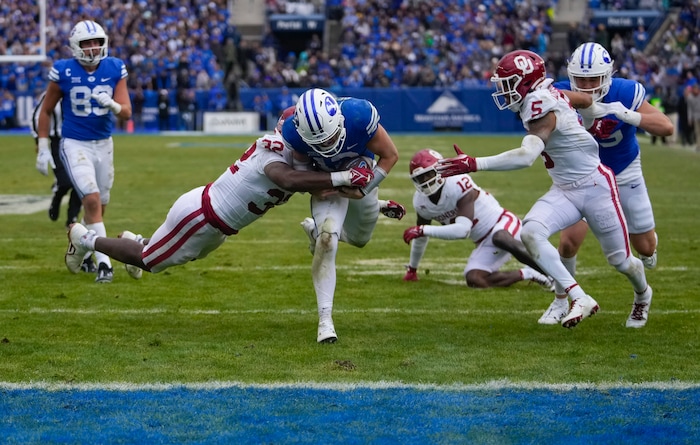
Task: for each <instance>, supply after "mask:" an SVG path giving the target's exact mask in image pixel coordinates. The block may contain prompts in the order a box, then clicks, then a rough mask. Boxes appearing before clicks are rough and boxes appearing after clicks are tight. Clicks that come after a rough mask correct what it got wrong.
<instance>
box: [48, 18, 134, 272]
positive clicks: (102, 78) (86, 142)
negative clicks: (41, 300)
mask: <svg viewBox="0 0 700 445" xmlns="http://www.w3.org/2000/svg"><path fill="white" fill-rule="evenodd" d="M69 43H70V49H71V51H72V52H73V58H72V59H63V60H58V61H56V63H55V64H54V66H53V67H52V68H51V71H50V72H49V86H48V88H47V91H46V98H45V99H44V105H43V106H42V108H41V113H40V116H39V128H38V134H39V142H38V144H39V152H40V153H41V152H43V151H45V150H49V139H48V138H49V125H50V117H51V113H52V112H53V109H54V107H55V106H56V104H57V103H58V102H59V101H60V102H61V109H62V110H63V127H62V138H63V139H62V141H61V149H60V155H61V159H62V160H63V164H64V165H65V167H66V172H67V173H68V176H69V177H70V178H71V182H72V183H73V188H74V189H75V190H76V191H77V192H78V195H79V196H80V197H81V199H82V204H83V208H84V215H83V220H84V222H85V225H86V227H88V229H89V230H94V231H95V232H96V233H97V234H98V235H100V236H106V234H107V231H106V229H105V225H104V222H103V216H104V211H105V207H106V206H107V204H108V203H109V196H110V190H111V189H112V184H113V182H114V144H113V141H112V127H113V125H114V123H113V121H112V114H114V115H115V116H117V117H118V118H120V119H129V118H130V117H131V99H130V98H129V92H128V90H127V87H126V78H127V75H128V74H127V71H126V66H125V65H124V62H123V61H121V60H119V59H117V58H114V57H108V55H107V53H108V47H109V39H108V38H107V34H105V31H104V29H102V26H100V25H98V24H97V23H95V22H93V21H91V20H83V21H81V22H79V23H78V24H77V25H75V27H74V28H73V30H72V31H71V33H70V37H69ZM37 167H38V166H37ZM88 254H89V253H87V254H86V255H88ZM95 259H96V262H97V277H96V279H95V281H96V282H98V283H109V282H111V281H112V278H113V269H112V263H111V261H110V259H109V256H107V255H105V254H103V253H101V252H96V253H95Z"/></svg>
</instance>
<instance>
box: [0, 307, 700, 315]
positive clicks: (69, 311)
mask: <svg viewBox="0 0 700 445" xmlns="http://www.w3.org/2000/svg"><path fill="white" fill-rule="evenodd" d="M316 313H317V310H316V309H181V308H172V309H168V308H162V307H161V308H151V309H73V308H40V307H32V308H25V309H0V314H75V315H100V314H107V315H158V314H168V315H172V314H183V315H251V314H272V315H309V314H316ZM333 313H338V314H405V315H449V314H456V315H507V314H512V313H513V312H512V310H510V309H503V310H498V309H496V310H492V309H403V308H402V309H397V308H368V309H334V310H333ZM541 313H542V309H531V310H526V311H518V314H541ZM627 313H629V311H627V310H625V311H612V310H611V311H609V310H606V311H601V312H599V313H598V314H596V316H597V315H608V314H610V315H620V314H627ZM698 313H700V308H697V309H665V310H660V309H655V310H654V316H657V315H677V314H698Z"/></svg>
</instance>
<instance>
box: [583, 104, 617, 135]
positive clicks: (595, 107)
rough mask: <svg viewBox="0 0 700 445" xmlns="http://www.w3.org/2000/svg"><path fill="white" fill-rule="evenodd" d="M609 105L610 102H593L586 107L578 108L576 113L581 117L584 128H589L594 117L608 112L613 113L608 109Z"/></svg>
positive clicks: (599, 116) (597, 117)
mask: <svg viewBox="0 0 700 445" xmlns="http://www.w3.org/2000/svg"><path fill="white" fill-rule="evenodd" d="M618 103H619V102H618ZM610 105H612V104H604V103H600V102H593V104H592V105H591V106H590V107H588V108H579V109H578V113H579V114H580V115H581V117H582V118H583V126H584V127H585V128H586V130H588V129H589V128H591V126H592V125H593V122H594V121H595V120H596V119H599V118H601V117H603V116H607V115H608V114H613V112H612V111H610Z"/></svg>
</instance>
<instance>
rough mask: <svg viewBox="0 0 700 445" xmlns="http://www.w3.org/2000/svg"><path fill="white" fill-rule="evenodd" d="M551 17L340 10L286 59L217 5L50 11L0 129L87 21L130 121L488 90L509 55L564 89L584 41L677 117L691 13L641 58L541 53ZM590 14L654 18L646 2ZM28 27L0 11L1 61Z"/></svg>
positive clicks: (11, 68)
mask: <svg viewBox="0 0 700 445" xmlns="http://www.w3.org/2000/svg"><path fill="white" fill-rule="evenodd" d="M305 3H306V2H295V1H285V0H266V5H267V12H268V14H272V13H284V12H290V13H298V12H299V11H300V10H301V11H305V10H306V9H304V7H303V5H304V4H305ZM333 3H337V2H328V3H327V5H330V4H333ZM309 5H310V6H312V8H307V9H308V10H309V11H310V10H313V11H314V12H321V11H323V6H322V2H321V3H319V2H318V1H317V2H313V3H308V4H307V6H309ZM555 5H556V0H487V1H476V0H461V1H458V2H454V1H449V0H421V1H412V0H403V1H401V0H345V1H343V2H342V8H343V13H342V19H341V22H340V26H341V27H342V29H341V30H340V34H339V35H340V37H339V40H340V42H339V44H338V45H334V46H333V47H331V48H329V50H328V51H324V48H323V41H322V36H319V35H311V36H310V38H309V39H308V42H307V44H306V48H305V49H303V50H302V51H289V50H288V49H286V48H285V45H284V42H283V41H280V40H283V39H280V38H279V37H278V36H276V35H275V34H274V33H272V32H271V31H270V30H269V27H268V28H267V31H266V32H265V34H264V35H263V36H262V38H261V39H243V38H241V36H240V34H239V33H238V32H237V30H236V29H235V27H234V26H232V25H230V24H229V11H228V10H227V2H226V0H170V1H167V2H157V3H153V2H150V3H149V2H146V1H145V0H141V1H136V2H132V1H124V2H111V1H107V0H94V1H90V2H87V1H81V0H56V1H52V2H51V7H50V8H48V9H47V26H48V36H47V55H48V60H47V61H46V62H44V63H4V64H0V92H1V93H0V100H1V101H2V102H1V105H2V106H1V107H0V113H1V114H0V125H2V126H4V127H10V126H12V125H13V121H12V115H13V114H14V110H13V109H12V106H11V103H12V100H11V97H12V96H13V95H14V94H16V93H18V92H19V93H22V92H27V91H28V92H30V93H32V94H34V95H37V96H38V95H39V94H40V93H41V91H43V90H44V89H45V87H46V79H47V73H48V70H49V69H50V67H51V65H52V61H53V60H56V59H59V58H62V57H70V52H68V49H67V47H66V42H67V39H68V33H69V32H70V29H71V27H72V26H73V25H74V24H75V22H77V21H78V20H80V19H83V18H90V19H93V18H96V17H100V19H99V21H100V22H101V23H102V25H103V26H104V28H105V30H106V31H107V34H108V36H109V37H110V45H109V46H110V54H111V55H114V56H115V57H118V58H121V59H123V60H125V61H126V62H127V67H128V69H129V73H130V76H129V90H130V93H131V96H132V100H133V105H134V115H135V118H136V119H138V116H139V115H140V107H142V106H143V101H144V100H143V98H144V95H145V94H148V93H151V94H160V93H163V92H166V93H167V92H174V98H175V103H174V104H173V105H176V106H177V107H178V109H179V110H180V111H181V112H182V113H191V112H192V111H194V107H195V101H194V96H195V92H197V91H208V92H209V101H208V103H207V105H206V107H207V108H208V109H212V110H223V109H228V110H240V109H241V107H242V105H241V103H240V100H239V91H240V89H241V88H279V87H282V86H286V87H289V88H293V87H310V86H316V87H322V88H326V89H329V90H331V91H333V90H336V89H339V88H343V87H390V88H391V87H395V88H400V87H414V86H439V87H449V88H468V87H472V86H487V85H488V79H489V78H490V75H491V70H492V67H493V65H494V62H495V61H496V60H498V58H499V57H500V56H501V55H503V54H505V53H506V52H508V51H510V50H512V49H517V48H523V49H530V50H532V51H534V52H536V53H538V54H541V55H542V56H543V57H544V58H545V60H547V61H548V67H547V69H548V72H550V73H557V77H559V78H564V77H565V76H566V73H565V63H564V62H565V60H566V58H567V57H568V55H569V53H570V51H571V50H573V48H575V47H576V46H577V45H578V44H579V43H581V42H584V41H589V40H591V41H596V42H598V43H601V44H602V45H604V46H605V47H606V48H608V49H609V50H610V52H611V53H612V54H613V57H614V59H615V63H616V68H617V71H618V75H619V76H622V77H627V78H631V79H635V80H638V81H640V82H642V83H643V84H644V85H645V86H646V87H647V88H648V91H649V93H650V95H652V94H654V92H655V91H657V87H660V90H658V91H661V92H662V94H663V95H664V96H665V97H666V96H668V98H667V99H665V100H666V102H669V103H668V104H667V106H668V107H670V108H672V109H673V108H674V107H676V108H677V107H684V105H683V103H682V102H683V91H684V90H685V89H686V88H687V87H688V86H689V85H690V84H691V83H692V82H693V81H694V79H697V78H700V68H699V67H700V59H699V53H700V51H699V49H698V43H697V42H696V41H695V40H694V39H693V38H692V36H694V35H697V33H698V31H700V13H699V12H698V5H697V4H695V2H684V3H683V5H682V7H681V13H680V15H679V18H678V20H677V21H676V22H675V23H674V24H673V25H672V26H671V27H670V28H669V29H668V30H667V31H666V32H665V33H664V35H663V36H662V38H661V39H660V40H659V41H658V42H656V43H653V45H654V47H653V48H651V51H649V50H647V51H644V49H645V47H646V46H647V45H648V44H649V41H650V40H651V36H649V35H648V34H646V30H645V29H643V27H641V29H638V30H635V31H634V32H628V33H625V34H624V35H622V34H619V33H617V32H614V33H610V32H609V31H608V30H607V29H605V26H594V25H592V24H587V25H586V24H583V25H578V26H572V27H571V30H570V32H569V36H568V47H569V48H568V51H551V50H550V44H551V38H552V16H553V14H554V10H555ZM589 6H590V7H593V8H603V9H612V10H614V9H624V8H630V7H642V6H643V7H657V8H662V7H664V5H663V4H662V2H658V1H649V0H625V1H622V0H619V1H612V0H607V1H590V2H589ZM37 17H38V6H37V4H36V2H32V1H29V0H9V1H6V2H3V3H2V5H1V6H0V55H2V54H6V55H16V54H36V53H37V49H38V45H39V40H38V35H37V32H36V30H37V25H36V23H37ZM611 34H612V35H611ZM260 102H261V103H260V104H256V108H258V109H261V110H264V109H272V112H273V113H274V112H277V111H278V110H276V109H274V108H278V107H279V106H281V105H278V106H275V105H272V104H269V103H265V102H266V99H265V98H262V97H261V99H260ZM678 102H680V105H679V104H678ZM674 103H675V105H674ZM137 125H138V122H137Z"/></svg>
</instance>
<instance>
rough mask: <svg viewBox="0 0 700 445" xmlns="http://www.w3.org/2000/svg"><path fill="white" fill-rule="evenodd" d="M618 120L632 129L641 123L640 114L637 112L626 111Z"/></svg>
mask: <svg viewBox="0 0 700 445" xmlns="http://www.w3.org/2000/svg"><path fill="white" fill-rule="evenodd" d="M620 120H621V121H623V122H624V123H626V124H630V125H632V126H634V127H639V124H641V123H642V114H641V113H639V112H637V111H632V110H627V111H625V112H624V113H621V116H620Z"/></svg>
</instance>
